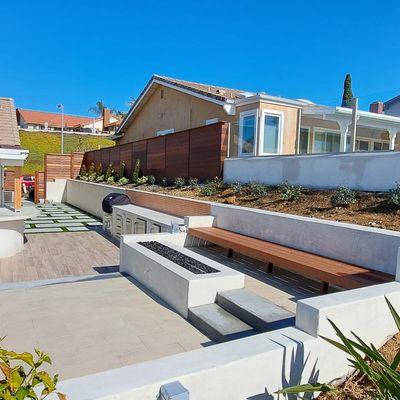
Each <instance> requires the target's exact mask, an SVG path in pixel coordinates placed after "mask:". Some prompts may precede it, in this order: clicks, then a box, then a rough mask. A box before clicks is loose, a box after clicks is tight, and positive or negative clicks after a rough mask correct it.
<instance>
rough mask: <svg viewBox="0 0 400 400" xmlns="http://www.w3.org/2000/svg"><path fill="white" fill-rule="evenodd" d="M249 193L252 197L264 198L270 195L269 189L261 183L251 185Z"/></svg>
mask: <svg viewBox="0 0 400 400" xmlns="http://www.w3.org/2000/svg"><path fill="white" fill-rule="evenodd" d="M249 192H250V194H251V195H252V196H257V197H264V196H266V195H267V194H268V188H267V186H265V185H262V184H261V183H250V185H249Z"/></svg>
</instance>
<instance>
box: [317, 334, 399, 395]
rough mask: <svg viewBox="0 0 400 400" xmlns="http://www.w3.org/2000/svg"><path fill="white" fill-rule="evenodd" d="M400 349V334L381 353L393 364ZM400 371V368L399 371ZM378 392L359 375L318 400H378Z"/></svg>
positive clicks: (350, 378)
mask: <svg viewBox="0 0 400 400" xmlns="http://www.w3.org/2000/svg"><path fill="white" fill-rule="evenodd" d="M399 349H400V333H397V334H396V335H395V336H393V338H391V339H390V340H389V341H387V342H386V343H385V344H384V345H383V346H382V347H381V348H380V349H379V352H380V353H381V354H382V355H383V357H385V359H386V360H388V361H389V362H392V361H393V360H394V357H395V355H396V354H397V352H398V351H399ZM398 370H399V371H400V368H399V369H398ZM376 398H377V396H376V392H375V390H374V388H373V386H372V385H371V383H370V382H368V380H367V379H366V378H364V377H362V376H360V375H358V374H355V375H352V376H350V377H349V378H347V379H346V380H345V381H344V382H343V383H342V384H340V385H339V386H338V388H337V389H336V390H334V391H332V392H328V393H325V394H321V395H319V396H318V398H317V399H318V400H355V399H357V400H376Z"/></svg>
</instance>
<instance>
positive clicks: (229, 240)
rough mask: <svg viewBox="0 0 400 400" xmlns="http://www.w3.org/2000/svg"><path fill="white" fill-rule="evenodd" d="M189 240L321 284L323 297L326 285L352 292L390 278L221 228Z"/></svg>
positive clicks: (193, 230)
mask: <svg viewBox="0 0 400 400" xmlns="http://www.w3.org/2000/svg"><path fill="white" fill-rule="evenodd" d="M188 233H189V235H190V236H193V237H196V238H198V239H202V240H205V241H208V242H211V243H214V244H216V245H218V246H221V247H224V248H226V249H228V257H232V254H233V252H234V251H235V252H237V253H240V254H243V255H245V256H248V257H251V258H255V259H258V260H260V261H264V262H266V263H267V271H268V272H269V273H272V272H273V267H274V265H276V266H277V267H279V268H282V269H286V270H288V271H291V272H294V273H296V274H299V275H303V276H305V277H308V278H312V279H316V280H319V281H321V282H322V292H324V293H326V292H327V291H328V289H329V284H332V285H336V286H340V287H342V288H345V289H354V288H359V287H363V286H368V285H374V284H378V283H384V282H389V281H392V280H393V279H394V277H393V276H391V275H389V274H385V273H383V272H378V271H373V270H370V269H367V268H364V267H359V266H356V265H352V264H347V263H344V262H342V261H337V260H333V259H331V258H326V257H322V256H318V255H316V254H312V253H307V252H305V251H301V250H296V249H293V248H291V247H286V246H282V245H279V244H276V243H271V242H267V241H264V240H260V239H255V238H252V237H249V236H244V235H241V234H239V233H235V232H231V231H227V230H225V229H221V228H214V227H206V228H189V231H188Z"/></svg>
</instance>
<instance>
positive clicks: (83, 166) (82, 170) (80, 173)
mask: <svg viewBox="0 0 400 400" xmlns="http://www.w3.org/2000/svg"><path fill="white" fill-rule="evenodd" d="M86 175H87V169H86V165H85V164H82V167H81V170H80V171H79V177H80V178H81V179H82V178H83V177H86Z"/></svg>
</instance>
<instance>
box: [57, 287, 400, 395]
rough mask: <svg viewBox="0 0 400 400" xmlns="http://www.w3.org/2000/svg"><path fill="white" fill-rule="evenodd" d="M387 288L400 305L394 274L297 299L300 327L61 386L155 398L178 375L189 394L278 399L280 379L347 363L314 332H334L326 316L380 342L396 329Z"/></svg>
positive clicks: (319, 373)
mask: <svg viewBox="0 0 400 400" xmlns="http://www.w3.org/2000/svg"><path fill="white" fill-rule="evenodd" d="M342 295H344V296H342ZM385 295H386V296H387V297H388V298H389V299H390V301H391V303H392V304H393V305H394V307H395V308H397V309H400V284H399V283H397V282H392V283H387V284H384V285H377V286H373V287H368V288H362V289H356V290H351V291H348V292H346V293H340V294H329V295H326V296H319V297H315V298H313V299H308V300H303V301H299V303H298V311H297V317H296V318H297V320H298V321H300V322H299V323H298V325H297V327H292V328H286V329H280V330H277V331H273V332H269V333H263V334H259V335H255V336H251V337H248V338H244V339H239V340H234V341H231V342H228V343H223V344H218V345H214V346H210V347H206V348H203V349H199V350H194V351H190V352H187V353H182V354H177V355H173V356H170V357H165V358H161V359H158V360H153V361H148V362H144V363H140V364H134V365H132V366H128V367H124V368H118V369H113V370H109V371H105V372H102V373H99V374H94V375H89V376H84V377H81V378H76V379H71V380H69V381H64V382H60V383H59V385H58V389H59V390H60V391H61V392H63V393H66V395H67V396H68V397H69V398H73V399H75V400H88V399H103V400H106V399H107V400H108V399H110V400H111V399H112V400H125V399H126V400H128V399H129V400H139V399H140V400H150V399H151V400H154V399H156V398H157V397H156V396H157V393H158V390H159V388H160V386H161V385H162V384H164V383H168V382H172V381H175V380H179V381H180V382H181V383H182V384H183V385H184V386H185V387H186V388H187V389H188V390H189V391H190V400H203V399H213V400H243V399H267V398H268V399H277V398H278V397H277V396H276V395H274V396H273V393H274V392H275V391H277V390H279V389H281V388H282V387H287V386H292V385H296V384H300V383H307V382H309V381H316V380H318V381H319V382H328V381H330V380H332V379H335V378H339V377H341V376H343V375H345V374H346V373H347V372H348V371H349V362H348V361H347V359H346V355H345V354H344V353H342V352H341V351H339V350H338V349H336V348H335V347H334V346H332V345H330V344H328V343H327V342H325V341H324V340H323V339H321V338H319V337H317V335H318V334H323V335H326V336H328V337H331V338H335V339H337V338H336V337H335V335H334V334H333V331H332V328H331V327H330V325H328V323H327V321H326V318H327V317H328V318H330V319H332V320H333V321H334V322H335V323H336V324H337V325H338V326H339V327H340V328H343V329H344V330H345V331H346V332H348V331H350V330H352V331H354V332H355V333H356V334H358V335H359V336H360V337H361V338H362V339H364V340H365V341H366V342H367V343H370V342H372V343H374V344H375V345H376V346H381V345H382V344H383V343H384V342H385V341H386V340H387V339H388V337H390V336H391V335H393V334H395V333H396V332H397V328H396V326H395V324H394V322H393V319H392V317H391V315H390V312H389V310H388V308H387V305H386V303H385V298H384V296H385ZM280 398H282V396H281V397H280Z"/></svg>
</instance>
